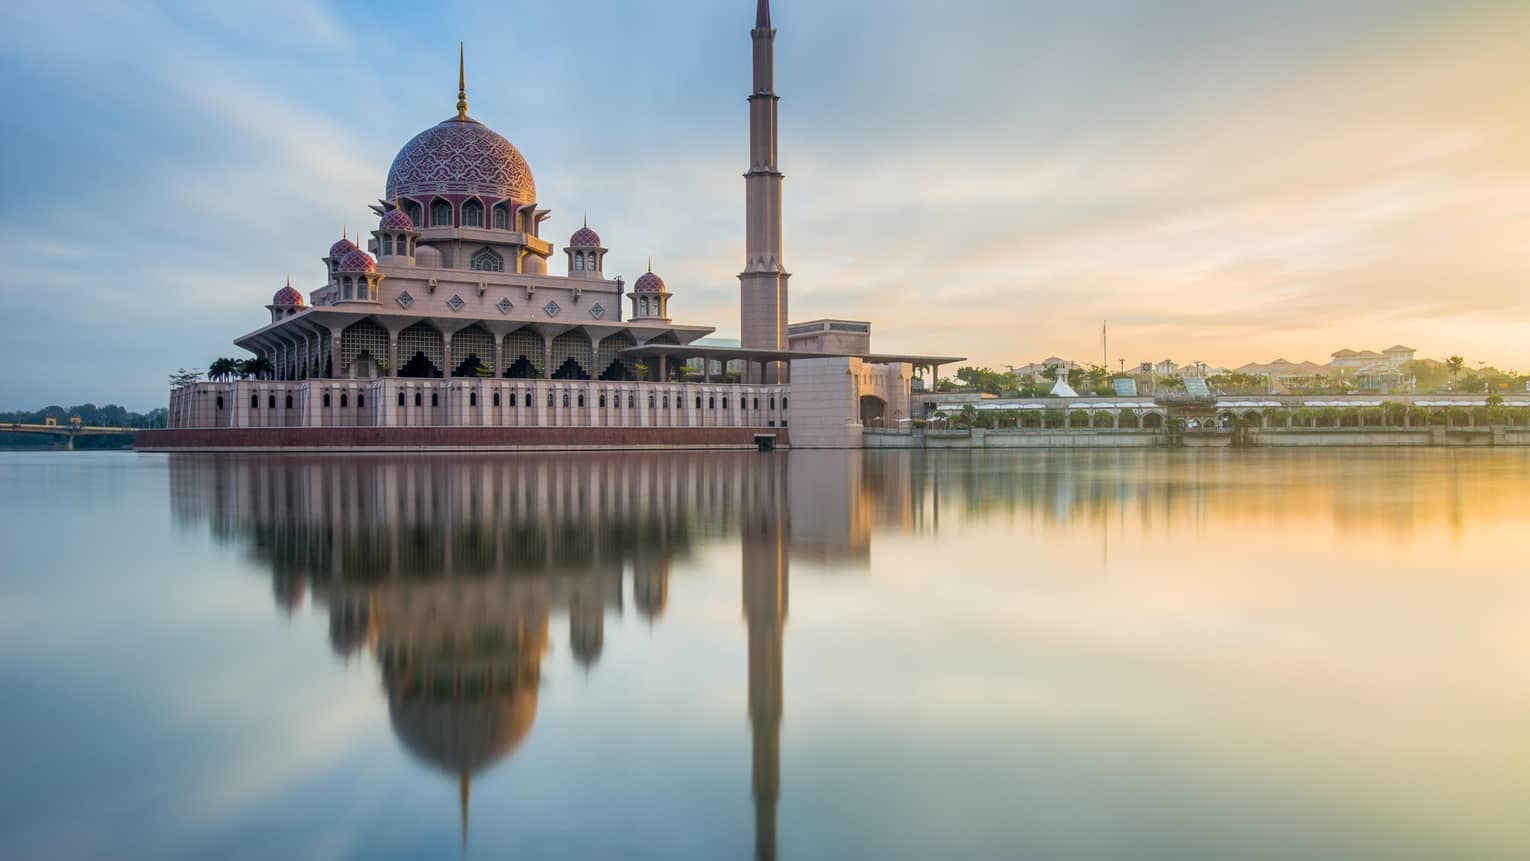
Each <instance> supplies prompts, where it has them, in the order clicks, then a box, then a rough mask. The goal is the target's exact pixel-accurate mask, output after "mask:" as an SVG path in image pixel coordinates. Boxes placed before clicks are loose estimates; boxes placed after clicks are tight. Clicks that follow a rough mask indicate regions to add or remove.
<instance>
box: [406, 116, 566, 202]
mask: <svg viewBox="0 0 1530 861" xmlns="http://www.w3.org/2000/svg"><path fill="white" fill-rule="evenodd" d="M433 194H476V195H479V196H482V197H490V198H509V199H511V200H514V201H515V202H517V203H536V201H537V184H536V180H534V179H532V177H531V166H530V165H528V164H526V157H525V156H523V155H521V151H520V150H518V149H516V148H515V144H512V143H510V142H509V141H507V140H505V139H504V138H503V137H501V136H500V135H498V134H496V133H495V132H494V130H493V129H490V128H489V127H488V126H486V125H484V124H483V123H481V122H479V121H477V120H475V119H472V118H470V117H452V118H451V119H449V120H447V121H446V122H444V123H441V124H440V125H436V126H432V127H430V128H428V129H426V130H425V131H423V132H420V133H419V134H418V135H415V137H414V140H411V141H410V142H409V143H407V144H404V148H403V149H401V150H399V152H398V156H397V157H396V158H394V159H393V167H392V168H390V169H389V170H388V199H390V200H391V199H394V198H396V197H400V196H410V197H417V198H418V197H422V196H425V197H428V196H429V195H433Z"/></svg>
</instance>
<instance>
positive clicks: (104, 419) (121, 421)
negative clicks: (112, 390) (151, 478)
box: [0, 403, 169, 451]
mask: <svg viewBox="0 0 1530 861" xmlns="http://www.w3.org/2000/svg"><path fill="white" fill-rule="evenodd" d="M75 417H78V418H79V419H80V424H82V425H86V426H88V427H110V428H130V429H136V430H148V429H152V428H162V427H164V426H165V424H166V420H167V419H168V417H169V411H168V410H166V409H165V408H163V407H160V408H157V409H152V410H149V411H148V412H147V413H137V412H133V411H132V410H129V409H127V408H126V407H123V406H119V405H117V404H106V405H104V406H97V405H95V404H93V403H84V404H76V405H74V406H71V407H62V406H59V405H57V404H54V405H51V406H46V407H43V408H42V409H40V410H14V411H11V412H0V450H31V451H47V450H49V449H52V448H54V447H55V446H56V443H55V441H54V440H52V439H50V438H48V437H46V436H38V435H37V434H29V433H27V434H24V433H8V432H7V430H6V429H7V428H9V427H10V426H11V425H12V424H23V425H41V424H47V423H48V420H49V419H52V420H53V421H54V422H56V423H57V424H59V425H60V426H63V427H68V425H69V422H70V420H71V419H73V418H75ZM133 439H134V437H133V435H131V434H121V435H107V436H88V435H83V436H79V437H76V438H75V440H74V447H75V448H76V449H88V450H93V451H95V450H99V451H108V450H125V449H131V448H132V447H133Z"/></svg>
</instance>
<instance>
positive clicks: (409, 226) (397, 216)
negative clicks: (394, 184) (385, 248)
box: [377, 209, 414, 230]
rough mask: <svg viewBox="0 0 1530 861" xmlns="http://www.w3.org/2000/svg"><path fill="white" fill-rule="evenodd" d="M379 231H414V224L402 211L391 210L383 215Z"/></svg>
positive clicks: (378, 226)
mask: <svg viewBox="0 0 1530 861" xmlns="http://www.w3.org/2000/svg"><path fill="white" fill-rule="evenodd" d="M377 229H378V230H414V222H413V221H410V220H409V216H408V215H407V214H405V213H404V211H403V210H402V209H390V210H388V211H387V212H385V213H383V217H382V222H381V223H380V224H378V225H377Z"/></svg>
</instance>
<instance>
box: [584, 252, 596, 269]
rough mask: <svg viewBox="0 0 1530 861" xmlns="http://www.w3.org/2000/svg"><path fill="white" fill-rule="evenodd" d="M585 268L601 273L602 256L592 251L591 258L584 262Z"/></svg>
mask: <svg viewBox="0 0 1530 861" xmlns="http://www.w3.org/2000/svg"><path fill="white" fill-rule="evenodd" d="M584 268H586V269H588V270H590V271H591V272H599V271H600V254H598V253H597V252H594V251H591V252H590V258H589V259H588V260H586V261H585V262H584Z"/></svg>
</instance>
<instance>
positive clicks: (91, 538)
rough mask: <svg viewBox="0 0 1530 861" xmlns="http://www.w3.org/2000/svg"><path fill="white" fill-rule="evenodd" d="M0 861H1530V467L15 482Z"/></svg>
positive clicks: (1233, 456)
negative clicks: (2, 860) (0, 859)
mask: <svg viewBox="0 0 1530 861" xmlns="http://www.w3.org/2000/svg"><path fill="white" fill-rule="evenodd" d="M0 538H3V547H4V550H3V556H0V569H3V572H4V573H3V575H0V691H3V692H4V693H3V712H0V714H3V718H0V720H3V727H4V731H3V733H0V762H3V763H4V770H3V775H4V776H3V778H0V847H4V848H3V849H0V855H4V856H5V857H7V858H22V859H30V858H89V859H98V858H99V859H105V858H113V859H116V858H152V859H167V858H219V859H224V858H283V859H285V858H390V857H397V858H438V857H439V858H455V857H458V856H460V855H462V854H465V855H466V856H468V857H482V858H500V857H517V858H613V859H671V858H682V859H689V858H695V859H727V858H734V859H749V858H752V857H754V858H773V857H779V858H782V859H820V858H822V859H847V858H869V859H998V858H1025V859H1114V858H1121V859H1176V861H1181V859H1197V858H1218V859H1222V858H1237V859H1388V861H1393V859H1429V861H1436V859H1452V861H1455V859H1510V858H1518V859H1523V858H1526V857H1530V825H1527V819H1526V816H1527V811H1530V740H1527V739H1530V452H1522V451H1502V450H1500V451H1498V452H1468V451H1433V450H1417V451H1394V452H1385V451H1383V452H1377V451H1324V452H1248V453H1241V452H1240V453H1216V452H1190V453H1179V454H1169V453H1163V452H1140V453H1134V452H1095V453H1016V454H1014V455H1007V454H1004V453H1001V452H978V453H970V452H947V453H930V454H913V453H901V452H885V453H866V454H859V453H817V452H796V453H777V454H773V455H759V454H753V453H748V454H743V453H740V454H731V453H730V454H633V455H614V454H612V455H607V454H599V455H595V454H592V455H535V456H533V455H525V456H514V457H487V456H485V457H458V456H436V457H401V456H386V457H385V456H349V457H345V456H341V457H309V456H287V457H269V456H212V455H174V456H166V455H148V454H131V453H126V454H123V453H118V454H111V453H100V454H92V453H85V452H75V453H35V454H6V455H0Z"/></svg>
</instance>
